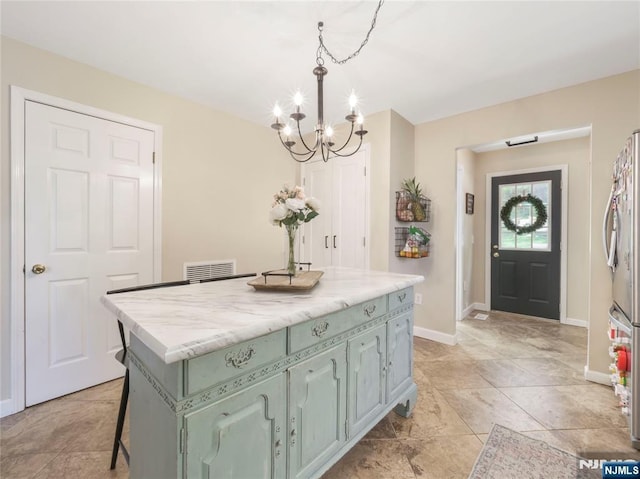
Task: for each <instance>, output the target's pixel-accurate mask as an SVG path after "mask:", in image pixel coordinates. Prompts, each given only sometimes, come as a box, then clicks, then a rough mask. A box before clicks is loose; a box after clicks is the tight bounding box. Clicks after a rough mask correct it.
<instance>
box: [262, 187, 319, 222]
mask: <svg viewBox="0 0 640 479" xmlns="http://www.w3.org/2000/svg"><path fill="white" fill-rule="evenodd" d="M273 200H274V201H273V204H272V205H271V206H272V208H271V211H270V212H269V221H271V224H273V225H274V226H282V225H284V226H289V227H291V226H294V227H297V226H298V225H301V224H302V223H308V222H309V221H311V220H312V219H313V218H315V217H316V216H318V214H319V213H318V211H319V210H320V202H319V201H318V200H317V199H316V198H313V197H308V198H307V197H306V196H305V194H304V189H303V188H302V187H301V186H296V187H295V188H293V189H289V187H288V186H287V185H284V186H283V187H282V190H280V191H279V192H278V193H277V194H275V195H273Z"/></svg>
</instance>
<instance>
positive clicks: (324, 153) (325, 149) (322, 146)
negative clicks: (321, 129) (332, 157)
mask: <svg viewBox="0 0 640 479" xmlns="http://www.w3.org/2000/svg"><path fill="white" fill-rule="evenodd" d="M320 152H321V153H322V161H324V162H325V163H326V162H328V161H329V153H331V150H330V149H329V146H328V145H325V144H324V143H320Z"/></svg>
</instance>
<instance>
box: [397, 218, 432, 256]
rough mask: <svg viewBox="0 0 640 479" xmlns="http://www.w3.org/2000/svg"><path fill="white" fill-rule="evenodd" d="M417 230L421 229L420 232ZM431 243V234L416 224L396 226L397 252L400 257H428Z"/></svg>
mask: <svg viewBox="0 0 640 479" xmlns="http://www.w3.org/2000/svg"><path fill="white" fill-rule="evenodd" d="M412 230H413V231H414V233H413V234H412V233H411V231H412ZM416 230H419V233H418V232H415V231H416ZM430 244H431V234H430V233H429V232H427V231H425V230H424V229H422V228H418V227H415V226H413V227H411V228H409V227H405V226H399V227H396V228H395V254H396V256H397V257H399V258H413V259H419V258H426V257H428V256H429V246H430Z"/></svg>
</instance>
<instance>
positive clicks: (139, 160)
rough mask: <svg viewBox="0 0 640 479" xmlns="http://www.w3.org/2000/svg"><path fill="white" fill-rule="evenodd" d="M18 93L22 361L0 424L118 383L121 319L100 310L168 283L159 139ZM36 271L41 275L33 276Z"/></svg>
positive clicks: (125, 121)
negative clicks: (113, 299) (120, 297)
mask: <svg viewBox="0 0 640 479" xmlns="http://www.w3.org/2000/svg"><path fill="white" fill-rule="evenodd" d="M11 93H12V120H11V123H12V137H11V140H12V145H11V147H12V149H11V151H12V240H13V241H12V251H11V253H12V254H11V259H12V266H11V270H12V282H11V287H12V295H11V300H12V301H11V303H12V304H11V313H12V317H11V327H12V335H11V337H12V341H11V343H12V354H11V357H12V359H14V358H15V359H16V361H12V365H11V376H12V382H11V385H12V390H11V398H10V400H9V404H7V400H5V401H3V409H2V411H1V412H2V415H6V414H11V413H13V412H17V411H20V410H22V409H24V406H25V404H27V405H31V404H35V403H37V402H41V401H44V400H47V399H50V398H52V397H57V396H60V395H62V394H66V393H68V392H71V391H74V390H78V389H82V388H85V387H88V386H91V385H94V384H98V383H100V382H104V381H106V380H109V379H112V378H114V377H117V376H120V375H122V373H123V370H122V367H121V366H120V365H119V364H118V363H117V361H115V359H114V358H113V353H114V351H115V350H116V349H117V348H118V347H119V338H118V335H117V327H116V322H115V318H113V316H112V315H110V314H108V312H107V310H106V309H105V308H104V306H102V305H101V303H100V301H99V298H100V296H102V295H103V294H104V292H105V291H107V290H109V289H114V288H119V287H125V286H130V285H135V284H142V283H148V282H154V281H159V280H160V278H161V271H160V188H161V175H160V161H159V157H160V154H159V147H160V144H161V128H160V127H159V126H157V125H152V124H148V123H146V122H141V121H138V120H133V119H130V118H126V117H123V116H120V115H116V114H113V113H109V112H104V111H102V110H97V109H94V108H91V107H87V106H84V105H78V104H75V103H72V102H68V101H66V100H61V99H57V98H54V97H49V96H47V95H42V94H39V93H36V92H30V91H28V90H24V89H21V88H16V87H12V90H11ZM20 130H21V131H20ZM13 133H16V134H15V135H14V134H13ZM154 151H155V165H154ZM14 187H15V188H14ZM21 198H24V201H21ZM21 241H24V243H23V244H24V246H23V247H22V248H21V247H20V244H21ZM35 264H43V265H44V266H45V268H46V269H45V271H44V272H43V273H42V274H35V273H34V272H32V267H33V266H34V265H35ZM23 267H24V273H23ZM21 342H22V344H24V347H23V348H20V343H21ZM21 355H23V358H24V359H23V360H22V361H20V356H21ZM25 393H26V399H25Z"/></svg>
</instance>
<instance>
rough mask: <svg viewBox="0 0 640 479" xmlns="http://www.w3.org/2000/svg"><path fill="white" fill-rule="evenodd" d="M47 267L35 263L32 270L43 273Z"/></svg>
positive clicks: (35, 272)
mask: <svg viewBox="0 0 640 479" xmlns="http://www.w3.org/2000/svg"><path fill="white" fill-rule="evenodd" d="M46 269H47V267H46V266H45V265H43V264H34V265H33V268H31V271H32V272H33V273H34V274H42V273H44V272H45V270H46Z"/></svg>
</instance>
